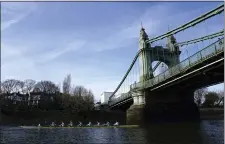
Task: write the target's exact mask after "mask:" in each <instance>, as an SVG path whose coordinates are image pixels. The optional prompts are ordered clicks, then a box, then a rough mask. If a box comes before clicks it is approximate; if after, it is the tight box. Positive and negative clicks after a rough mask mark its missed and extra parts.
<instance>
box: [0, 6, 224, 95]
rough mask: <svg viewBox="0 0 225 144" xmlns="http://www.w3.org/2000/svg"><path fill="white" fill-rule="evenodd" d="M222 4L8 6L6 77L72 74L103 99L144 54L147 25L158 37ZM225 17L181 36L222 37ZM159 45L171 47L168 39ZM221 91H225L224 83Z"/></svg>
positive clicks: (4, 43) (4, 45)
mask: <svg viewBox="0 0 225 144" xmlns="http://www.w3.org/2000/svg"><path fill="white" fill-rule="evenodd" d="M220 4H221V2H36V3H35V2H17V3H16V2H4V3H2V4H1V16H2V17H1V31H2V32H1V34H2V35H1V36H2V37H1V59H2V60H1V63H2V64H1V71H2V72H1V78H2V80H4V79H8V78H15V79H20V80H24V79H28V78H29V79H34V80H37V81H39V80H51V81H53V82H54V83H56V84H60V83H61V82H62V80H63V78H64V77H65V75H66V74H71V75H72V84H74V85H84V86H85V87H87V88H90V89H92V90H93V92H94V94H95V97H96V99H99V97H100V94H101V93H102V92H103V91H113V90H114V89H115V88H116V86H117V85H118V84H119V82H120V81H121V79H122V77H123V76H124V74H125V72H126V71H127V69H128V66H129V65H130V64H131V62H132V60H133V58H134V56H135V54H136V52H137V50H138V36H139V31H140V27H141V22H142V23H143V26H144V27H145V29H146V31H147V33H148V35H149V37H150V38H152V37H154V36H157V35H160V34H163V33H165V32H166V31H167V30H168V28H169V29H173V28H176V27H177V26H179V25H181V24H183V23H185V22H188V21H189V20H191V19H193V18H195V17H197V16H199V15H201V14H203V13H204V12H207V11H209V10H211V9H213V8H215V7H216V6H218V5H220ZM223 18H224V15H223V14H221V15H219V16H216V17H215V18H212V19H210V20H208V21H206V22H205V23H203V24H200V25H197V26H196V27H194V28H191V29H190V30H187V31H184V32H182V33H181V34H177V35H176V36H175V37H176V38H177V40H178V41H184V40H188V39H193V38H196V37H198V36H204V35H206V34H209V33H213V32H217V31H219V30H221V29H222V28H224V19H223ZM156 44H165V40H164V41H160V42H158V43H156ZM190 47H191V46H190ZM198 47H203V44H202V45H201V44H199V45H198ZM191 49H196V46H195V47H193V46H192V47H191V48H189V51H190V52H189V53H190V54H191V53H194V50H191ZM182 54H184V55H185V53H182ZM182 58H183V57H182ZM211 89H215V87H213V88H211ZM216 89H223V84H220V85H217V86H216Z"/></svg>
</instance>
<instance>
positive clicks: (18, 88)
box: [14, 80, 25, 92]
mask: <svg viewBox="0 0 225 144" xmlns="http://www.w3.org/2000/svg"><path fill="white" fill-rule="evenodd" d="M24 86H25V84H24V82H23V81H20V80H16V84H15V91H14V92H20V91H23V89H24Z"/></svg>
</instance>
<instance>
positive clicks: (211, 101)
mask: <svg viewBox="0 0 225 144" xmlns="http://www.w3.org/2000/svg"><path fill="white" fill-rule="evenodd" d="M218 99H219V96H218V93H216V92H213V91H211V92H208V93H206V94H205V101H204V103H203V105H204V107H213V106H215V104H216V102H217V101H218Z"/></svg>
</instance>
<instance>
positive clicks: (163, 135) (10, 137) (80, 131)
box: [0, 121, 224, 144]
mask: <svg viewBox="0 0 225 144" xmlns="http://www.w3.org/2000/svg"><path fill="white" fill-rule="evenodd" d="M223 136H224V125H223V121H203V122H202V123H201V124H200V128H199V127H198V128H196V126H191V125H188V126H187V125H186V126H181V125H179V126H178V125H170V126H164V125H160V126H155V127H154V128H153V127H152V128H150V129H143V128H68V129H67V128H64V129H63V128H55V129H54V128H49V129H36V128H20V127H6V126H4V127H1V140H0V143H4V144H61V143H71V144H72V143H74V144H76V143H77V144H78V143H79V144H81V143H114V144H116V143H122V144H123V143H129V144H142V143H146V144H205V143H212V144H223V143H224V139H223Z"/></svg>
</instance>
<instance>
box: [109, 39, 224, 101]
mask: <svg viewBox="0 0 225 144" xmlns="http://www.w3.org/2000/svg"><path fill="white" fill-rule="evenodd" d="M223 51H224V39H221V40H218V41H216V42H215V43H213V44H211V45H209V46H207V47H205V48H204V49H202V50H200V51H198V52H197V53H195V54H194V55H192V56H190V57H189V58H187V59H185V60H184V61H182V62H180V63H179V64H178V65H176V66H174V67H172V68H170V69H168V70H167V71H165V72H164V73H161V74H159V75H158V76H156V77H154V78H153V79H150V80H148V81H146V82H144V83H143V82H139V83H135V84H132V85H131V90H132V91H135V90H143V89H146V88H149V87H152V86H154V85H156V84H158V83H159V82H163V81H165V80H166V79H168V78H170V77H173V76H175V75H177V74H179V73H181V72H183V71H186V70H188V69H190V68H192V67H193V66H195V65H196V64H198V63H201V62H203V61H205V60H207V59H209V58H211V57H212V56H216V55H217V54H219V53H221V52H223ZM130 98H131V95H130V94H127V95H124V96H121V97H119V98H117V99H114V100H113V101H110V103H109V104H110V105H113V104H116V103H118V102H120V101H121V102H122V101H123V100H125V99H127V100H130Z"/></svg>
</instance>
